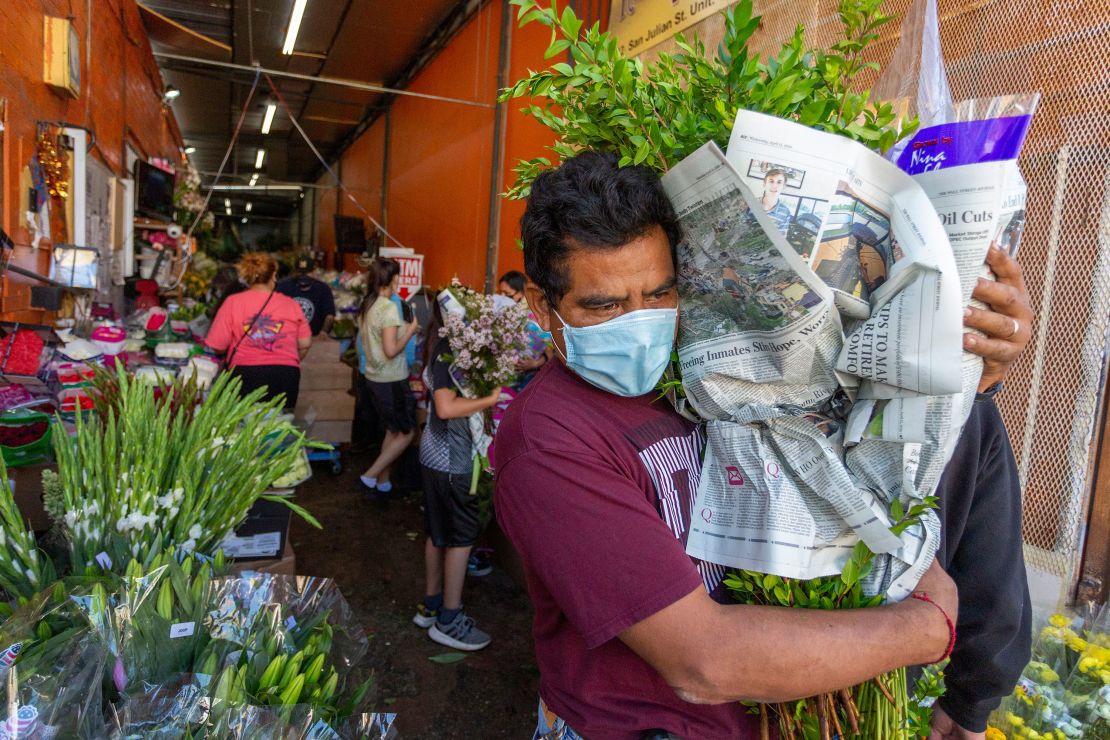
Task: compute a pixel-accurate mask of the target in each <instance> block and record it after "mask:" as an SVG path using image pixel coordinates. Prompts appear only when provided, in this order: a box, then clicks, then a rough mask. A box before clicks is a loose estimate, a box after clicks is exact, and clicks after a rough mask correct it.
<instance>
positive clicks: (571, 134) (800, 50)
mask: <svg viewBox="0 0 1110 740" xmlns="http://www.w3.org/2000/svg"><path fill="white" fill-rule="evenodd" d="M512 4H513V5H516V6H517V7H518V17H519V19H520V25H521V26H524V25H527V24H528V23H540V24H541V25H544V26H546V27H548V28H550V29H551V41H550V43H549V45H548V48H547V51H546V53H545V55H544V58H545V59H553V58H555V57H557V56H559V55H562V54H566V55H567V56H568V61H559V62H556V63H554V64H552V65H551V66H550V67H549V68H547V69H544V70H540V71H529V74H528V76H526V77H525V78H523V79H521V80H519V81H517V82H516V83H515V84H514V85H513V86H512V87H509V88H506V89H505V90H502V91H501V96H500V99H501V101H503V102H504V101H508V100H512V99H516V98H524V97H527V98H530V102H529V104H528V105H527V107H525V108H523V109H522V111H523V112H524V114H525V115H528V116H531V117H532V118H535V119H536V120H537V121H539V122H540V123H541V124H543V125H544V126H546V127H547V128H549V129H551V130H552V131H553V132H554V133H555V134H556V137H557V138H556V141H555V143H554V144H553V145H552V146H551V147H549V149H550V151H551V152H552V153H553V154H554V155H555V158H556V160H557V161H562V160H564V159H567V158H569V157H572V156H574V154H575V153H577V152H578V151H581V150H584V149H591V150H596V151H610V152H615V153H617V154H619V155H620V163H621V166H625V165H630V164H634V165H641V164H642V165H645V166H648V167H651V168H652V169H654V170H656V171H658V172H660V173H663V172H666V171H667V170H668V168H669V167H671V166H673V165H674V164H676V163H677V162H679V161H681V160H682V159H683V158H684V157H686V156H687V155H689V154H690V153H692V152H693V151H695V150H696V149H698V148H699V147H701V146H702V145H703V144H705V143H706V142H709V141H715V142H717V144H718V145H720V146H722V147H723V146H725V145H726V144H727V143H728V138H729V135H730V133H731V131H732V125H733V121H734V120H735V118H736V113H737V111H739V110H740V109H747V110H753V111H758V112H762V113H767V114H770V115H774V116H778V117H781V118H787V119H791V120H795V121H798V122H800V123H802V124H805V125H807V126H812V127H814V128H818V129H821V130H824V131H830V132H834V133H838V134H842V135H844V136H848V137H850V138H853V139H856V140H858V141H861V142H863V143H865V144H867V145H868V146H871V147H873V148H875V149H878V150H880V151H882V150H885V149H888V148H889V147H890V146H891V145H893V144H894V142H895V141H897V140H898V139H899V138H902V137H904V136H906V135H908V134H909V133H911V132H912V131H913V130H914V129H915V128H916V125H917V122H916V121H915V120H914V121H908V122H905V123H902V124H899V123H897V121H896V116H895V114H894V110H893V107H892V106H891V104H890V103H885V102H882V103H877V102H875V101H872V100H871V98H870V94H869V92H867V91H862V92H856V91H855V90H856V88H857V87H858V83H859V79H860V76H861V75H863V74H864V73H865V72H868V71H871V70H874V69H875V68H876V65H875V64H874V63H873V62H867V61H864V57H865V51H866V50H867V48H868V47H869V46H870V45H871V44H873V43H874V42H875V41H876V40H877V39H878V37H879V34H878V33H877V29H879V28H880V27H881V26H882V25H883V24H885V23H887V22H889V21H890V19H891V17H890V16H887V15H884V14H883V13H882V12H880V10H879V5H880V0H841V3H840V20H841V25H842V27H843V32H844V33H843V39H842V40H840V41H838V42H837V43H835V44H834V45H833V46H832V47H831V48H830V49H828V50H820V49H809V48H807V46H806V44H805V36H804V29H803V27H802V26H798V27H797V28H796V29H795V32H794V34H793V36H792V37H791V38H790V39H789V40H788V41H787V42H786V43H785V44H783V46H782V48H781V49H780V50H779V51H778V53H777V54H774V55H771V56H770V57H768V59H767V60H766V61H765V62H763V61H760V58H759V56H758V55H757V54H755V53H753V52H752V50H751V49H750V41H751V38H752V35H753V34H754V33H755V32H756V30H757V29H758V28H759V25H760V17H759V16H756V15H754V14H753V5H752V0H742V1H741V2H739V3H737V4H736V5H735V6H734V7H732V8H730V9H728V10H726V11H725V13H724V18H725V35H724V38H723V40H722V41H721V43H720V44H719V45H718V47H717V49H716V52H715V54H714V55H713V56H710V55H709V53H708V51H707V49H706V47H705V44H704V43H703V42H702V41H701V40H700V39H698V38H697V37H694V38H692V39H689V40H688V39H686V38H685V37H684V36H683V35H681V34H679V35H678V36H676V44H677V46H678V48H679V52H678V53H675V54H669V53H662V54H660V55H659V57H658V60H657V61H655V62H653V63H651V64H649V65H646V64H644V62H643V61H641V60H640V59H637V58H626V57H624V56H623V55H622V54H621V53H620V50H619V48H618V45H617V41H616V39H615V38H614V37H613V36H611V35H610V34H609V33H603V32H602V31H601V29H600V25H599V24H597V23H595V24H594V25H593V26H592V27H590V28H589V29H586V30H583V25H584V24H583V22H582V21H581V20H580V19H579V18H578V17H577V16H576V15H575V13H574V11H573V10H572V9H571V8H570V7H567V8H564V9H563V10H562V12H560V11H559V10H558V8H557V7H556V5H555V4H554V3H552V5H551V7H545V6H543V5H541V4H540V3H539V2H538V0H512ZM551 165H552V160H551V159H550V158H548V157H537V158H535V159H530V160H524V161H521V162H520V163H519V164H518V165H517V167H516V168H515V170H514V171H515V173H516V175H517V181H516V183H515V184H514V185H513V186H512V187H511V188H510V189H509V191H508V192H507V195H508V196H509V197H513V198H524V197H527V196H528V193H529V192H530V188H531V183H532V181H533V180H534V179H535V178H536V176H537V175H538V174H539V173H540V172H542V171H543V170H544V169H546V168H549V167H551Z"/></svg>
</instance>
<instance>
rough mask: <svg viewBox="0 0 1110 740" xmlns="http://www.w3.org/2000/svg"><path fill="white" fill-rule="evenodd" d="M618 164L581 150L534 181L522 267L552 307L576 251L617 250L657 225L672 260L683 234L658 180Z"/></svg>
mask: <svg viewBox="0 0 1110 740" xmlns="http://www.w3.org/2000/svg"><path fill="white" fill-rule="evenodd" d="M617 162H618V159H617V155H615V154H612V153H602V152H583V153H581V154H579V155H577V156H575V157H572V158H570V159H568V160H566V161H565V162H563V163H562V164H561V165H559V167H558V168H557V169H553V170H548V171H547V172H544V173H542V174H540V176H539V177H537V178H536V180H535V182H533V183H532V194H531V196H530V197H529V198H528V206H527V208H526V209H525V211H524V215H523V216H522V217H521V219H520V235H521V241H523V242H524V269H525V271H526V272H527V273H528V277H529V278H531V279H532V282H534V283H535V284H536V285H537V286H538V287H539V288H540V290H542V291H543V293H544V296H546V297H547V300H548V301H549V302H551V303H556V302H558V301H559V300H561V299H562V297H563V296H564V295H566V292H567V290H568V289H569V287H570V286H569V285H568V282H569V277H568V275H567V272H566V266H565V265H566V259H567V256H568V255H569V254H570V252H571V251H573V250H575V249H591V250H595V249H616V248H618V247H623V246H624V245H625V244H628V243H629V242H631V241H633V240H634V239H636V238H638V237H641V236H643V235H644V234H646V233H648V232H649V231H651V230H652V229H653V228H655V227H656V226H658V227H660V228H662V229H663V232H664V233H665V234H666V235H667V240H668V241H669V242H670V245H671V258H672V259H674V248H675V246H676V245H677V244H678V242H679V240H680V239H681V238H682V230H681V227H680V226H679V223H678V217H677V216H676V215H675V212H674V207H673V206H672V205H671V202H670V201H669V200H668V199H667V194H666V193H665V192H663V186H662V184H661V183H660V182H659V176H658V175H656V174H655V172H654V171H652V170H650V169H648V168H647V167H642V166H633V167H618V166H617Z"/></svg>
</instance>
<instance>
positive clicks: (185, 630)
mask: <svg viewBox="0 0 1110 740" xmlns="http://www.w3.org/2000/svg"><path fill="white" fill-rule="evenodd" d="M196 628H197V623H196V622H178V623H177V624H173V625H170V639H171V640H176V639H177V638H179V637H192V636H193V633H194V632H195V631H196Z"/></svg>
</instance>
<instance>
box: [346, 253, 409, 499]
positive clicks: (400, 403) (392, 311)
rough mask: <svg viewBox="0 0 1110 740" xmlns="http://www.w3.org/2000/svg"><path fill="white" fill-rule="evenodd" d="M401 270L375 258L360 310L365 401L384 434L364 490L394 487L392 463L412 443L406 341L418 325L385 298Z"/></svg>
mask: <svg viewBox="0 0 1110 740" xmlns="http://www.w3.org/2000/svg"><path fill="white" fill-rule="evenodd" d="M399 274H400V269H399V267H398V265H397V263H396V262H394V261H393V260H389V259H382V258H380V257H379V258H377V259H375V260H374V261H373V262H371V263H370V268H369V275H368V282H367V292H366V297H365V298H364V299H363V301H362V306H361V308H360V309H359V315H358V325H359V341H360V342H362V348H363V351H364V352H365V353H366V370H365V371H364V373H363V375H364V376H365V377H366V379H367V380H368V381H369V389H370V399H371V402H372V403H373V406H374V410H375V411H376V412H377V414H378V418H379V419H381V420H382V423H383V424H384V426H385V438H384V439H383V440H382V447H381V451H380V452H379V453H378V457H377V459H375V460H374V462H373V464H371V465H370V467H369V468H367V470H366V472H365V473H363V474H362V475H361V476H360V480H361V481H362V485H363V486H364V488H365V489H366V490H367V491H377V492H378V493H388V492H390V491H391V490H393V483H392V482H391V481H390V479H389V478H390V471H391V469H392V466H393V463H394V462H395V461H396V460H397V458H399V457H400V456H401V453H402V452H404V451H405V448H406V447H408V446H409V443H410V442H412V437H413V434H414V433H415V431H416V402H415V400H414V399H413V396H412V390H411V389H410V388H409V383H408V377H409V367H408V363H407V362H406V361H405V345H406V344H407V343H408V341H409V339H411V338H412V336H413V334H415V333H416V331H417V329H418V328H419V324H418V323H417V321H416V319H415V318H414V319H413V320H412V321H410V322H409V323H408V324H405V323H404V322H403V321H402V320H401V315H400V314H399V313H398V311H397V307H396V306H395V305H394V304H393V302H392V301H391V300H390V297H391V296H392V295H393V294H394V293H395V292H396V290H397V282H398V280H399Z"/></svg>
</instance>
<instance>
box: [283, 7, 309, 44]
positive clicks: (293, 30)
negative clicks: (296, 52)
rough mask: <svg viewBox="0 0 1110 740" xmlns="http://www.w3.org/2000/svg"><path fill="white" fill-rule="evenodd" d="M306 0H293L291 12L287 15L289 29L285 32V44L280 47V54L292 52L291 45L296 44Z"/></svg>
mask: <svg viewBox="0 0 1110 740" xmlns="http://www.w3.org/2000/svg"><path fill="white" fill-rule="evenodd" d="M306 5H308V0H294V2H293V13H292V14H291V15H290V16H289V30H288V31H286V33H285V45H284V46H282V47H281V53H282V54H292V53H293V47H294V46H296V44H297V34H298V33H300V30H301V19H302V18H304V9H305V6H306Z"/></svg>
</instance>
